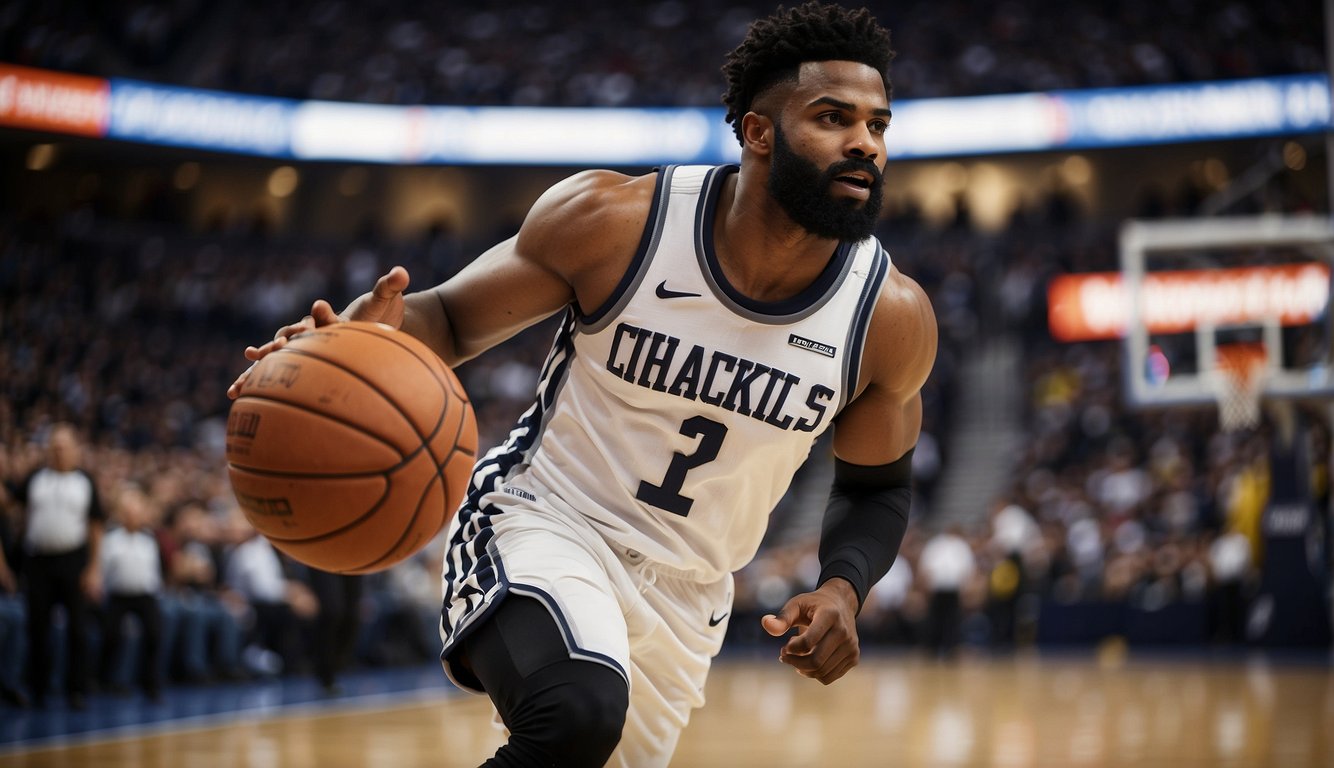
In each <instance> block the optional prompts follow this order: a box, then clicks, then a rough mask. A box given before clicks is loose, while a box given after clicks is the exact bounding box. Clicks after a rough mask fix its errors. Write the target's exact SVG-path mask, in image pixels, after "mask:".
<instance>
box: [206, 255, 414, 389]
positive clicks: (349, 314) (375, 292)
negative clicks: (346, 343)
mask: <svg viewBox="0 0 1334 768" xmlns="http://www.w3.org/2000/svg"><path fill="white" fill-rule="evenodd" d="M407 289H408V271H407V270H406V269H404V268H402V267H394V268H393V269H391V270H389V272H387V273H386V274H384V275H382V276H381V277H380V279H379V280H376V281H375V287H374V288H372V289H371V292H370V293H368V294H365V295H364V296H361V297H360V298H358V299H357V300H356V301H354V302H352V304H351V305H349V306H348V308H347V310H345V311H344V313H343V314H342V315H340V314H338V313H337V312H335V311H334V308H333V306H332V305H330V304H329V302H327V301H325V300H324V299H318V300H316V302H315V303H314V304H313V305H312V306H311V308H310V314H309V315H306V316H305V317H303V318H301V320H300V321H298V322H295V323H292V324H291V325H284V326H283V327H282V328H279V329H278V332H277V333H275V334H273V341H270V342H267V343H265V344H262V345H260V346H258V347H246V348H245V356H246V359H247V360H249V361H251V365H250V367H249V368H246V369H245V370H244V371H242V372H241V375H240V376H237V377H236V381H233V382H232V385H231V386H230V387H228V388H227V397H229V398H231V399H232V400H235V399H236V398H237V396H238V395H240V394H241V387H242V385H244V384H245V382H246V379H248V378H249V377H250V372H251V371H253V370H254V369H255V365H254V364H255V363H258V362H259V361H260V360H263V359H264V358H265V357H266V356H267V355H269V354H270V353H272V352H277V351H278V350H280V349H282V348H283V347H285V346H287V342H288V340H289V339H291V338H292V337H293V336H296V335H297V334H301V333H305V332H306V331H310V330H314V329H316V328H322V327H324V326H326V325H333V324H334V323H345V322H347V321H348V320H361V321H365V322H374V323H384V324H385V325H389V326H393V327H394V328H400V327H402V325H403V292H404V291H406V290H407Z"/></svg>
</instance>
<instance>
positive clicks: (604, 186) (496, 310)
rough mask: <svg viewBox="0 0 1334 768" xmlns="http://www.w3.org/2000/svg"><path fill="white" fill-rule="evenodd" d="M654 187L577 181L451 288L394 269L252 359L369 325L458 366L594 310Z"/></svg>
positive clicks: (323, 304)
mask: <svg viewBox="0 0 1334 768" xmlns="http://www.w3.org/2000/svg"><path fill="white" fill-rule="evenodd" d="M655 182H656V175H655V174H649V175H647V176H639V177H630V176H625V175H623V174H619V173H613V172H611V171H585V172H583V173H579V174H576V175H574V176H571V177H570V178H568V179H565V180H564V181H562V182H560V183H558V184H556V185H555V186H553V187H552V188H551V189H549V190H547V191H546V193H545V194H543V195H542V197H540V198H539V199H538V201H537V202H536V203H534V204H533V207H532V209H531V210H529V212H528V216H527V217H526V218H525V219H524V222H523V225H522V226H521V227H520V228H519V232H518V234H516V235H515V236H514V237H511V238H509V239H508V240H505V241H504V242H502V243H499V244H497V245H495V246H494V247H492V248H490V249H489V250H487V251H486V252H485V253H483V254H482V255H481V256H480V257H478V258H477V259H476V260H474V261H473V262H472V263H471V264H469V265H468V266H467V267H466V268H465V269H463V271H461V272H459V273H458V274H457V275H455V276H454V277H452V278H450V279H449V280H447V281H445V282H444V283H441V284H440V285H437V286H435V287H434V288H430V289H427V290H424V291H419V292H416V293H406V291H407V288H408V273H407V271H406V270H405V269H403V268H402V267H394V268H393V269H392V270H390V271H389V273H388V274H386V275H384V276H382V277H381V278H380V279H379V280H378V281H377V282H376V284H375V287H374V288H373V289H372V290H371V291H370V292H368V293H366V294H363V295H362V296H360V297H358V298H357V299H356V300H354V301H353V302H352V303H351V304H349V305H348V306H347V308H346V309H344V310H343V311H342V312H341V313H339V312H335V311H334V309H333V307H332V306H330V304H329V302H327V301H325V300H324V299H320V300H318V301H316V302H315V304H314V306H312V307H311V311H310V314H309V315H307V316H306V317H305V318H304V319H302V320H300V321H298V322H296V323H293V324H291V325H287V326H284V327H282V328H279V329H278V332H277V333H276V334H274V337H273V340H272V341H270V342H268V343H265V344H263V345H261V346H258V347H248V348H247V349H246V350H245V356H246V357H247V358H248V359H250V360H252V361H258V360H260V359H261V358H263V357H264V356H265V355H267V354H269V353H270V352H274V351H276V350H279V349H282V348H283V346H285V345H286V344H287V341H288V339H290V338H291V337H293V336H295V335H297V334H298V333H302V332H304V331H307V330H310V329H312V328H317V327H320V326H324V325H329V324H330V323H337V322H342V321H345V320H364V321H374V322H381V323H386V324H388V325H392V326H394V327H396V328H401V329H402V330H403V331H405V332H406V333H409V334H411V335H413V336H415V337H417V338H419V339H421V340H422V341H424V342H426V344H427V345H428V346H430V347H431V349H432V350H434V351H435V353H436V354H437V355H439V356H440V358H441V359H442V360H444V361H445V363H446V364H448V365H450V366H454V365H458V364H459V363H462V362H465V361H467V360H471V359H472V358H474V357H476V356H477V355H479V354H481V353H482V352H484V351H486V350H487V349H490V348H491V347H493V346H495V345H496V344H499V343H500V342H502V341H504V340H505V339H508V338H510V337H511V336H513V335H514V334H516V333H518V332H519V331H521V330H523V329H524V328H527V327H528V326H530V325H533V324H534V323H537V322H538V321H540V320H542V319H544V318H546V317H549V316H551V315H552V314H553V313H555V312H558V311H560V309H561V308H563V307H566V306H568V305H569V304H570V303H571V302H574V303H575V305H576V306H577V307H579V308H580V309H582V310H583V311H584V312H586V313H590V312H593V311H594V310H596V309H597V308H598V307H600V306H601V305H602V303H603V302H605V301H606V300H607V299H608V298H609V297H610V296H611V294H612V292H613V291H614V290H615V287H616V285H617V284H618V283H619V282H620V279H621V276H622V275H623V274H624V273H625V270H626V269H628V268H629V264H630V261H631V259H632V258H633V256H634V254H635V250H636V248H637V247H638V244H639V239H640V237H641V235H642V234H643V231H644V227H645V224H646V223H647V221H648V213H649V210H650V208H651V207H652V202H653V190H654V186H655ZM248 375H249V371H246V372H243V373H242V374H241V375H240V376H239V377H237V379H236V381H235V382H233V383H232V385H231V387H229V388H228V390H227V394H228V396H229V397H233V398H235V397H237V396H238V395H239V394H240V392H241V385H242V384H243V383H244V382H245V380H246V378H247V376H248Z"/></svg>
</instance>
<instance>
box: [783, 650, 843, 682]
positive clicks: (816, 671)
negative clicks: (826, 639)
mask: <svg viewBox="0 0 1334 768" xmlns="http://www.w3.org/2000/svg"><path fill="white" fill-rule="evenodd" d="M856 653H857V649H856V647H855V646H854V645H849V644H847V643H841V644H839V645H824V646H821V647H820V648H819V649H817V650H816V651H815V652H814V653H811V654H810V655H807V656H785V657H784V658H783V661H784V662H786V663H787V664H790V665H791V666H792V667H793V668H795V669H796V670H797V671H798V672H800V673H801V674H802V676H804V677H809V678H813V679H816V680H823V679H824V678H826V677H828V676H829V675H830V674H832V673H833V672H834V671H835V670H837V669H838V668H839V667H841V666H843V665H845V664H846V663H847V662H848V660H849V659H850V658H855V656H856Z"/></svg>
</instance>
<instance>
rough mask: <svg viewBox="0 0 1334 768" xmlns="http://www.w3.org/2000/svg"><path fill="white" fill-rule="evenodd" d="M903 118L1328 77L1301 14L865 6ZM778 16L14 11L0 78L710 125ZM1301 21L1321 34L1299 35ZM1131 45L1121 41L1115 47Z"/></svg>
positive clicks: (275, 9) (1178, 6) (1244, 9)
mask: <svg viewBox="0 0 1334 768" xmlns="http://www.w3.org/2000/svg"><path fill="white" fill-rule="evenodd" d="M866 6H867V7H868V8H870V9H871V10H872V11H874V12H875V14H876V16H877V18H879V19H880V20H881V21H882V22H883V23H884V24H886V25H887V26H888V27H889V28H890V29H891V30H892V31H893V32H895V36H894V44H895V48H896V50H897V51H898V53H899V56H898V60H899V64H898V65H897V68H896V69H895V73H894V80H895V87H896V88H897V89H898V90H899V91H900V92H901V93H903V94H906V95H910V96H911V97H912V98H928V97H938V96H967V95H976V94H987V93H1017V92H1024V91H1035V90H1054V89H1064V88H1095V87H1105V86H1120V85H1141V84H1148V83H1171V82H1185V81H1196V80H1225V79H1229V78H1243V77H1259V76H1265V75H1278V74H1287V73H1293V72H1319V71H1322V70H1323V68H1324V42H1323V32H1322V26H1321V25H1320V24H1319V21H1318V20H1319V12H1318V11H1319V5H1318V4H1317V3H1315V2H1314V1H1313V0H1299V2H1284V1H1283V0H1248V1H1247V2H1241V0H1231V1H1229V2H1221V3H1219V2H1209V1H1207V0H1172V1H1171V2H1154V0H1127V1H1126V2H1097V3H1063V2H1060V1H1059V0H1033V1H1032V2H999V3H985V4H977V3H970V2H966V1H965V0H946V1H945V2H939V1H937V0H909V2H896V3H889V2H868V3H866ZM770 10H772V6H771V5H769V4H766V3H759V2H727V3H713V2H706V0H660V1H659V2H652V3H644V4H638V3H631V4H617V3H600V2H597V1H596V0H575V1H574V2H566V3H550V2H541V1H538V0H534V1H533V2H521V3H503V4H499V3H482V4H476V5H471V6H468V7H463V8H448V9H442V8H441V7H440V6H434V5H429V4H421V3H410V2H404V1H403V0H390V2H385V3H378V4H376V5H375V7H374V8H371V7H369V6H366V5H363V4H358V3H354V2H349V1H348V0H297V1H296V2H285V3H265V2H259V1H258V0H246V1H245V2H238V3H205V2H201V0H159V1H158V2H147V3H146V2H138V1H137V0H112V1H111V2H102V3H94V4H86V3H80V2H77V1H73V0H46V1H44V2H32V1H31V0H21V1H19V2H11V3H8V4H6V6H5V9H4V12H3V15H0V40H3V44H2V45H3V47H0V59H3V60H6V61H10V62H13V63H17V64H27V65H30V66H36V67H43V68H49V69H58V70H64V71H72V72H84V73H88V74H96V75H99V76H103V77H107V76H122V77H137V78H143V79H146V80H153V81H159V82H167V83H176V84H180V85H188V86H193V87H197V88H215V89H221V90H229V91H239V92H242V93H255V94H264V95H270V96H283V97H288V98H294V99H331V100H338V101H358V102H368V103H380V104H474V105H479V104H496V105H539V104H540V105H544V106H700V105H704V106H715V105H717V103H718V95H719V93H720V91H721V88H720V82H719V79H718V77H717V68H718V66H719V65H720V64H721V59H720V56H721V52H723V51H728V50H731V48H732V47H733V46H735V45H736V42H737V41H738V40H740V39H741V38H742V36H744V34H745V31H746V27H747V26H748V25H749V24H750V22H751V21H752V20H754V19H756V18H759V17H761V16H764V15H765V14H767V13H768V12H769V11H770ZM1312 20H1315V23H1312ZM1128 29H1133V30H1138V31H1141V33H1140V34H1139V35H1138V37H1137V39H1135V40H1126V39H1124V30H1128Z"/></svg>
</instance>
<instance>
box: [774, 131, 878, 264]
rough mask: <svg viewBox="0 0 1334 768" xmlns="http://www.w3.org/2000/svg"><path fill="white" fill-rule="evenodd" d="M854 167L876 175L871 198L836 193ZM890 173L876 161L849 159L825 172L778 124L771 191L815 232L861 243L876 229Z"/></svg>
mask: <svg viewBox="0 0 1334 768" xmlns="http://www.w3.org/2000/svg"><path fill="white" fill-rule="evenodd" d="M851 171H865V172H867V173H869V174H871V176H872V178H873V179H874V180H873V181H872V182H871V188H870V195H869V196H868V197H867V198H866V201H865V202H860V201H858V200H856V199H854V198H843V199H839V198H836V197H834V195H833V193H832V192H831V191H830V187H831V186H832V185H833V183H834V179H836V178H838V177H839V176H842V175H844V174H846V173H849V172H851ZM884 186H885V184H884V176H883V175H882V174H881V173H880V169H879V168H877V167H876V165H875V163H873V162H871V161H870V160H858V159H856V158H848V159H847V160H843V161H841V162H838V163H835V164H833V165H831V166H829V167H828V168H826V169H825V170H824V171H821V170H820V168H819V166H817V165H816V164H815V163H813V162H811V161H810V160H807V159H806V158H804V157H802V156H801V155H799V154H797V153H796V151H794V150H793V149H792V146H791V145H789V144H788V143H787V140H786V139H785V138H784V137H783V129H782V128H781V127H779V126H778V125H777V124H775V125H774V154H773V159H772V161H771V162H770V164H769V194H771V195H773V198H774V200H777V201H778V204H779V205H780V206H781V207H782V208H783V211H784V212H785V213H787V215H788V218H790V219H792V221H794V222H796V224H797V226H799V227H801V228H802V229H804V230H806V231H807V232H809V233H811V234H812V235H815V236H816V237H825V238H830V239H834V240H844V241H849V242H856V241H858V240H864V239H865V238H867V237H869V236H870V235H871V233H872V232H874V231H875V225H876V221H877V220H879V218H880V206H881V205H882V204H883V202H884ZM859 203H860V204H859Z"/></svg>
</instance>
